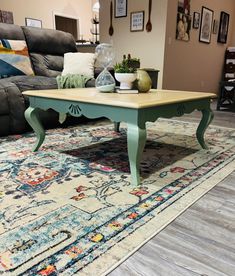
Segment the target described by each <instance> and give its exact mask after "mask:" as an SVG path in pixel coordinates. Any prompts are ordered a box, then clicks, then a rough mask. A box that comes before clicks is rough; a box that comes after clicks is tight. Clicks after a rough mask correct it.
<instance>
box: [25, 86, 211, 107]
mask: <svg viewBox="0 0 235 276" xmlns="http://www.w3.org/2000/svg"><path fill="white" fill-rule="evenodd" d="M23 94H24V95H27V96H33V97H43V98H50V99H60V100H69V101H78V102H84V103H94V104H103V105H109V106H121V107H127V108H146V107H153V106H161V105H166V104H173V103H178V102H187V101H191V100H199V99H206V98H207V99H208V98H215V97H216V95H215V94H213V93H205V92H190V91H179V90H178V91H177V90H158V89H152V90H150V92H148V93H138V94H119V93H102V92H99V91H98V90H97V89H96V88H74V89H53V90H31V91H25V92H23Z"/></svg>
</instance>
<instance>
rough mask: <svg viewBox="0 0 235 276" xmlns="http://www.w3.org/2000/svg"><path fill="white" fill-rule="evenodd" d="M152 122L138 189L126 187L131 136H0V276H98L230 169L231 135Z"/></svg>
mask: <svg viewBox="0 0 235 276" xmlns="http://www.w3.org/2000/svg"><path fill="white" fill-rule="evenodd" d="M196 127H197V125H195V124H192V123H191V124H189V123H184V122H178V121H171V120H159V121H157V122H156V123H149V124H148V138H147V143H146V147H145V150H144V154H143V158H142V162H141V175H142V177H143V180H142V185H141V186H139V187H135V186H133V185H131V184H130V176H129V166H128V159H127V150H126V129H125V125H122V128H121V132H120V133H116V132H114V131H113V129H112V125H110V124H109V125H104V124H103V125H101V126H99V125H91V124H88V125H81V126H79V127H77V128H74V127H73V128H68V129H54V130H50V131H47V136H46V140H45V142H44V144H43V146H42V147H41V149H40V150H39V151H38V152H36V153H33V152H32V151H31V149H32V146H33V144H34V143H35V136H34V134H33V133H31V134H25V135H17V136H11V137H6V138H1V140H0V141H1V144H0V275H51V276H52V275H53V276H54V275H66V276H68V275H102V274H105V273H108V271H111V269H113V268H114V267H115V266H117V265H118V264H119V263H120V262H122V261H123V260H124V259H125V258H127V257H128V256H130V255H131V254H132V253H133V252H134V251H135V250H137V249H138V248H139V247H140V246H141V245H143V244H144V243H145V242H146V241H147V240H149V239H150V238H151V237H153V236H154V235H155V234H156V233H158V232H159V231H160V230H161V229H162V228H163V227H165V226H166V225H167V224H169V223H170V222H171V221H172V220H173V219H175V218H176V217H177V216H178V215H179V214H180V213H182V212H183V211H184V210H185V209H186V208H188V207H189V206H190V205H191V204H193V203H194V202H195V201H196V200H198V199H199V198H200V197H201V196H202V195H203V194H205V193H206V192H208V191H209V190H210V189H211V188H212V187H214V186H215V185H216V184H217V183H219V182H220V181H221V180H222V179H223V178H224V177H226V176H227V175H228V174H229V173H231V172H232V170H233V169H234V167H235V166H234V165H235V163H234V160H235V139H234V138H235V130H234V129H227V128H218V127H210V128H209V129H208V130H207V133H206V140H207V143H208V144H209V150H202V149H201V148H200V146H199V145H198V143H197V140H196V138H195V131H196Z"/></svg>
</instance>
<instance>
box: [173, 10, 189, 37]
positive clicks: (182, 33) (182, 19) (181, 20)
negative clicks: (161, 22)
mask: <svg viewBox="0 0 235 276" xmlns="http://www.w3.org/2000/svg"><path fill="white" fill-rule="evenodd" d="M191 21H192V19H191V15H186V14H183V13H180V12H178V13H177V21H176V36H175V38H176V39H177V40H181V41H186V42H188V41H189V40H190V30H191Z"/></svg>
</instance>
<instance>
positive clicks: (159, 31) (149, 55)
mask: <svg viewBox="0 0 235 276" xmlns="http://www.w3.org/2000/svg"><path fill="white" fill-rule="evenodd" d="M167 2H168V1H167V0H158V1H156V0H154V1H153V11H152V17H151V18H152V24H153V29H152V32H150V33H147V32H146V31H145V30H144V31H143V32H130V12H133V11H142V10H144V11H145V24H146V23H147V13H148V11H147V8H148V0H128V15H127V17H122V18H113V27H114V34H113V36H112V37H110V36H109V34H108V29H109V24H110V16H109V10H110V6H109V3H110V1H107V0H100V3H101V9H100V30H101V33H100V41H101V42H108V43H113V45H114V47H115V51H116V61H120V60H121V59H122V56H123V54H128V53H130V54H131V55H132V56H133V57H139V58H140V61H141V67H151V68H156V69H159V70H160V74H159V84H158V88H161V85H162V73H163V63H164V47H165V46H164V44H165V29H166V15H167ZM113 3H114V1H113Z"/></svg>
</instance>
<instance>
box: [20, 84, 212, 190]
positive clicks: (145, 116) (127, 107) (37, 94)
mask: <svg viewBox="0 0 235 276" xmlns="http://www.w3.org/2000/svg"><path fill="white" fill-rule="evenodd" d="M23 94H24V95H27V96H28V97H29V101H30V106H29V107H28V109H27V110H26V111H25V118H26V120H27V121H28V123H29V124H30V125H31V127H32V128H33V130H34V131H35V133H36V135H37V142H36V144H35V146H34V148H33V151H37V150H38V149H39V147H40V146H41V144H42V143H43V141H44V139H45V131H44V128H43V126H42V124H41V122H40V119H39V115H38V110H39V109H42V110H48V109H50V108H51V109H53V110H55V111H57V112H59V113H61V114H65V113H67V114H70V115H72V116H75V117H79V116H81V115H84V116H85V117H88V118H99V117H107V118H108V119H110V120H112V121H113V122H115V130H117V131H118V130H119V123H120V122H126V123H127V148H128V157H129V163H130V171H131V181H132V184H134V185H138V184H140V172H139V167H140V160H141V155H142V153H143V149H144V146H145V142H146V126H145V124H146V122H147V121H151V122H154V121H156V120H157V119H158V118H159V117H163V118H171V117H174V116H182V115H184V114H186V113H191V112H192V111H194V110H200V111H201V112H202V119H201V121H200V123H199V126H198V128H197V130H196V137H197V140H198V142H199V144H200V145H201V147H202V148H203V149H207V146H206V143H205V141H204V133H205V130H206V128H207V127H208V125H209V124H210V122H211V121H212V119H213V112H212V111H211V109H210V101H211V98H214V97H215V95H214V94H212V93H200V92H185V91H171V90H151V91H150V92H149V93H141V94H118V93H100V92H98V91H97V90H96V89H95V88H79V89H63V90H37V91H36V90H34V91H25V92H23Z"/></svg>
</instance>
